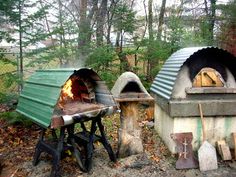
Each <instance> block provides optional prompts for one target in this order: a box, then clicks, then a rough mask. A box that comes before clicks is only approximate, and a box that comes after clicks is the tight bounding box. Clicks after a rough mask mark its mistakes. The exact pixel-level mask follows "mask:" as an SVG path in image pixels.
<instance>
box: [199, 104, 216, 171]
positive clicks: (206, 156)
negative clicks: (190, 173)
mask: <svg viewBox="0 0 236 177" xmlns="http://www.w3.org/2000/svg"><path fill="white" fill-rule="evenodd" d="M198 106H199V112H200V116H201V122H202V135H203V143H202V145H201V147H200V148H199V150H198V161H199V167H200V170H201V171H208V170H214V169H217V168H218V165H217V157H216V149H215V147H214V146H212V145H211V144H210V143H209V142H208V141H207V140H206V129H205V128H206V127H205V120H204V117H203V113H202V106H201V104H200V103H199V104H198Z"/></svg>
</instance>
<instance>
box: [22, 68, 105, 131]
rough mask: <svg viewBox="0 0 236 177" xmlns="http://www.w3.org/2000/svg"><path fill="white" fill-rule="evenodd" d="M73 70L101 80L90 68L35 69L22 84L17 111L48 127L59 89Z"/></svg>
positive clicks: (58, 95)
mask: <svg viewBox="0 0 236 177" xmlns="http://www.w3.org/2000/svg"><path fill="white" fill-rule="evenodd" d="M74 71H81V72H85V73H87V74H88V76H89V75H93V76H92V78H93V79H94V80H95V81H100V80H101V79H100V77H99V76H98V75H97V74H96V73H95V72H94V71H93V70H92V69H87V68H82V69H77V70H76V69H50V70H37V71H36V72H35V73H34V74H33V75H32V76H31V77H30V78H29V79H28V80H27V81H26V82H25V84H24V88H23V90H22V93H21V94H20V98H19V102H18V105H17V112H19V113H21V114H23V115H25V116H26V117H28V118H30V119H31V120H32V121H34V122H35V123H37V124H39V125H40V126H42V127H44V128H47V127H49V125H50V123H51V118H52V115H53V111H54V108H55V106H56V104H57V102H58V99H59V97H60V93H61V89H62V87H63V85H64V84H65V82H66V81H67V80H68V79H69V78H70V76H71V75H72V74H73V73H74ZM103 84H105V83H102V85H103ZM105 88H106V87H105ZM103 89H104V88H103Z"/></svg>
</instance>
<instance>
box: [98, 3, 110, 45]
mask: <svg viewBox="0 0 236 177" xmlns="http://www.w3.org/2000/svg"><path fill="white" fill-rule="evenodd" d="M106 14H107V0H102V2H101V7H100V8H99V11H98V15H97V30H96V39H97V46H101V45H102V44H103V36H104V23H105V17H106Z"/></svg>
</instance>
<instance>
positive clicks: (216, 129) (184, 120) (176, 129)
mask: <svg viewBox="0 0 236 177" xmlns="http://www.w3.org/2000/svg"><path fill="white" fill-rule="evenodd" d="M205 123H206V138H207V140H208V142H210V143H211V144H212V145H214V146H215V143H216V141H219V140H222V139H225V140H226V142H227V143H228V144H229V146H230V148H234V146H233V141H232V136H231V134H232V132H235V131H236V115H235V116H227V117H226V116H215V117H213V116H211V117H205ZM155 129H156V130H157V131H158V133H159V135H160V137H161V138H162V139H163V141H164V142H165V144H166V145H167V146H168V148H169V150H170V151H171V152H172V153H176V150H175V147H176V144H175V142H174V141H173V139H171V137H170V134H171V133H183V132H192V133H193V141H192V146H193V149H194V150H198V148H199V147H200V145H201V143H202V124H201V118H200V116H195V117H170V116H169V115H168V114H167V113H166V112H165V111H164V110H163V109H162V108H161V107H160V106H159V105H158V104H155Z"/></svg>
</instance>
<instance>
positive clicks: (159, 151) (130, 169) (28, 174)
mask: <svg viewBox="0 0 236 177" xmlns="http://www.w3.org/2000/svg"><path fill="white" fill-rule="evenodd" d="M141 117H142V118H141V120H140V122H139V123H140V127H141V128H142V136H143V137H142V138H143V145H144V149H145V150H144V152H143V153H142V154H138V155H132V156H129V157H126V158H119V159H118V162H117V163H113V162H111V161H110V160H109V157H108V154H107V153H106V151H105V150H104V148H103V146H102V145H101V144H99V143H96V144H95V150H94V155H93V168H92V170H91V171H90V172H89V173H83V172H82V171H80V169H79V167H78V165H77V164H76V162H75V160H74V158H73V157H72V156H69V157H66V158H64V159H63V160H62V161H61V163H60V165H61V176H62V177H79V176H81V177H89V176H91V177H97V176H99V177H107V176H111V177H126V176H131V177H141V176H142V177H144V176H147V177H154V176H157V177H158V176H160V177H162V176H163V177H169V176H170V177H171V176H173V177H195V176H199V177H235V176H236V162H235V161H228V162H223V161H221V160H218V167H219V168H218V169H217V170H212V171H207V172H200V170H199V169H189V170H176V169H175V162H176V160H177V158H176V157H175V156H174V155H172V154H171V153H170V152H169V151H168V149H167V148H166V146H165V144H164V143H163V142H162V140H161V138H160V137H159V136H158V134H157V133H156V131H155V130H154V129H153V127H152V126H150V122H148V121H146V120H145V115H144V114H143V113H141ZM106 119H107V120H110V121H105V122H104V124H105V127H106V132H107V137H108V139H109V141H110V143H111V145H112V147H113V150H114V151H115V152H116V151H117V139H118V137H117V128H118V127H119V116H118V115H114V116H112V117H108V118H106ZM39 133H40V129H39V127H38V126H36V125H34V124H33V125H32V126H30V127H25V126H23V125H10V126H9V125H8V124H7V123H6V121H4V120H2V119H0V172H1V173H0V177H47V176H50V170H51V164H52V161H51V160H52V158H51V157H50V156H49V155H47V154H42V156H41V158H40V159H41V161H40V163H39V164H38V165H37V166H33V165H32V157H33V154H34V148H35V145H36V143H37V140H38V137H39ZM218 159H220V158H218Z"/></svg>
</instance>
